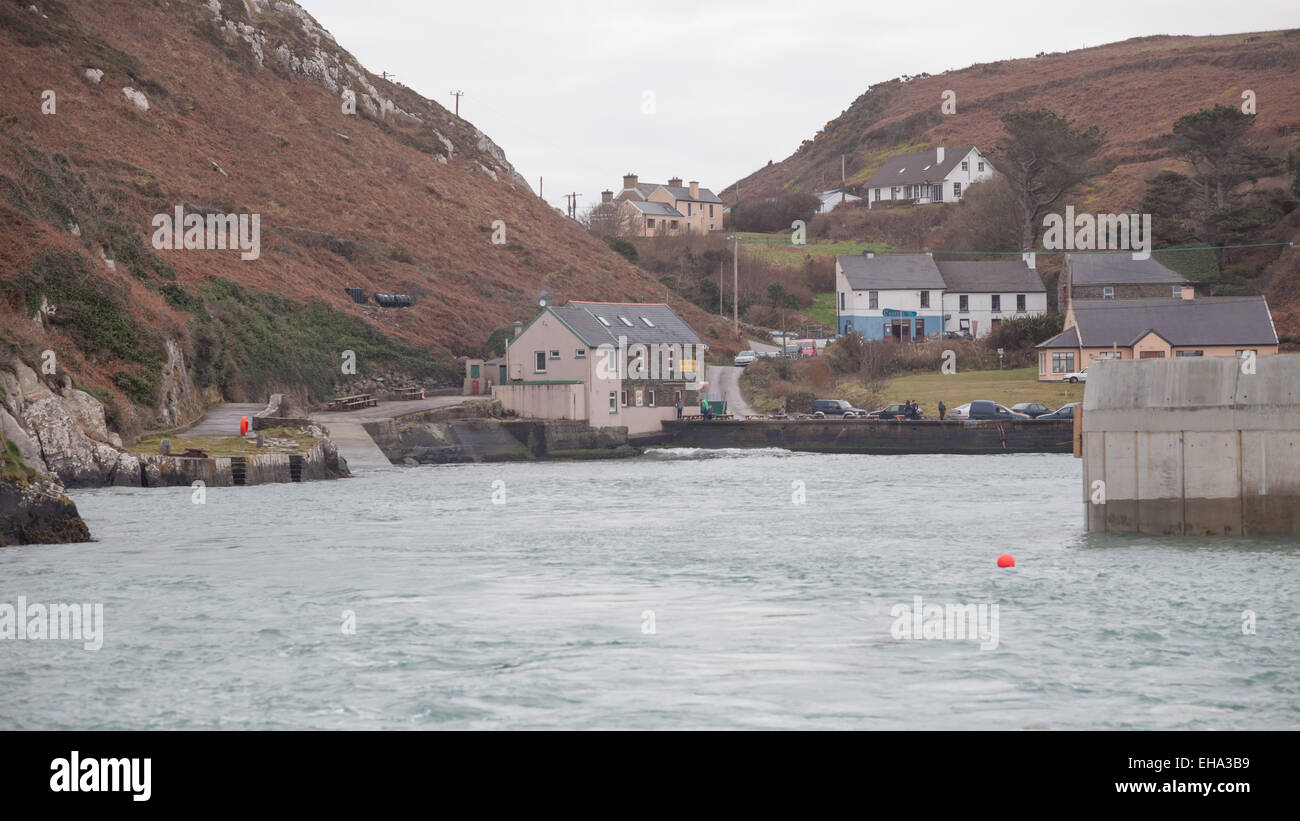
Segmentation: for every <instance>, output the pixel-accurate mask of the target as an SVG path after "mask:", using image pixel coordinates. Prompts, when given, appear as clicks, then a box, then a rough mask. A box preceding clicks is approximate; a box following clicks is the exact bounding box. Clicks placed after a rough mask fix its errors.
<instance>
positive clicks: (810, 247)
mask: <svg viewBox="0 0 1300 821" xmlns="http://www.w3.org/2000/svg"><path fill="white" fill-rule="evenodd" d="M740 236H741V240H742V241H741V251H740V252H741V254H743V255H744V256H746V257H749V258H751V259H757V260H761V261H763V262H767V263H770V264H774V265H787V266H790V267H797V266H800V265H803V264H804V257H805V256H808V255H810V254H811V255H815V256H828V257H836V256H840V255H842V254H860V253H862V252H863V251H878V252H881V253H884V252H886V251H890V250H892V247H891V246H889V245H885V244H883V243H879V244H878V243H862V242H849V241H843V240H840V241H837V240H815V239H810V240H809V241H808V243H807V244H806V245H792V244H791V243H790V234H788V233H781V234H744V233H742V234H741V235H740Z"/></svg>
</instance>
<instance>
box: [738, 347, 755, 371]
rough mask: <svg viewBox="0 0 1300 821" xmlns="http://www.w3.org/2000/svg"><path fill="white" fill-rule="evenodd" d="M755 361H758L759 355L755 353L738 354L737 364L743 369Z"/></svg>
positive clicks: (742, 352)
mask: <svg viewBox="0 0 1300 821" xmlns="http://www.w3.org/2000/svg"><path fill="white" fill-rule="evenodd" d="M755 359H758V354H756V353H754V352H753V351H741V352H740V353H738V354H736V364H737V365H739V366H740V367H742V368H743V367H745V366H746V365H748V364H749V363H750V362H753V361H754V360H755Z"/></svg>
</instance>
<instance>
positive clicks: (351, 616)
mask: <svg viewBox="0 0 1300 821" xmlns="http://www.w3.org/2000/svg"><path fill="white" fill-rule="evenodd" d="M1080 483H1081V478H1080V463H1079V462H1078V461H1077V460H1075V459H1073V458H1071V457H1070V456H1060V455H1042V454H1030V455H1015V456H863V455H818V454H794V453H788V452H784V451H775V450H756V451H734V450H733V451H695V450H683V449H678V450H666V451H659V452H653V453H651V454H649V455H647V456H644V457H641V458H637V459H628V460H612V461H595V462H547V463H509V464H476V465H451V466H441V467H419V468H392V469H384V470H380V471H376V472H372V473H367V474H365V475H364V476H361V477H358V478H355V479H351V480H344V481H335V482H313V483H306V484H293V485H266V486H261V487H254V488H243V487H240V488H211V489H208V490H207V492H206V500H205V503H204V504H195V503H194V499H193V491H191V490H190V489H189V488H172V489H151V490H142V489H122V488H117V489H111V488H110V489H102V490H92V491H82V492H77V493H76V494H75V495H74V499H75V501H76V502H77V504H78V506H79V508H80V509H81V512H82V515H83V517H84V518H85V519H86V521H87V523H88V524H89V525H90V528H91V531H92V533H94V535H95V536H96V537H97V538H98V540H99V541H98V542H96V543H93V544H81V545H63V546H42V547H24V548H9V549H5V550H0V603H5V602H7V603H9V604H15V603H16V601H17V599H18V597H19V596H23V597H25V599H26V600H27V601H28V602H45V603H60V602H67V603H72V602H85V603H102V604H103V613H104V633H103V646H102V647H101V648H100V649H98V650H89V649H86V648H85V647H84V646H83V643H82V642H80V641H73V640H32V639H28V640H17V639H15V640H3V641H0V692H3V693H4V694H5V697H4V699H3V702H2V703H0V728H3V729H23V728H25V729H109V728H121V729H149V728H181V729H186V728H214V729H216V728H220V729H244V728H247V729H261V728H267V729H291V728H294V729H296V728H341V729H351V728H356V729H361V728H380V729H423V728H454V729H476V728H494V729H505V728H510V729H526V728H567V729H583V728H653V729H659V728H864V729H896V728H920V729H942V728H972V729H1043V728H1071V729H1077V728H1124V729H1136V728H1146V729H1202V728H1203V729H1266V728H1289V729H1295V728H1297V727H1300V683H1298V679H1297V676H1296V671H1297V670H1298V669H1300V633H1297V631H1296V629H1295V618H1296V614H1297V613H1300V584H1297V581H1300V546H1297V545H1296V544H1293V543H1291V542H1290V541H1288V540H1271V541H1269V540H1233V539H1221V538H1220V539H1209V538H1207V539H1191V538H1187V539H1168V538H1154V537H1141V536H1116V535H1107V534H1088V533H1086V532H1085V528H1084V516H1083V510H1082V503H1081V501H1080V498H1081V490H1080ZM1003 552H1009V553H1011V554H1013V555H1014V556H1015V559H1016V567H1014V568H1006V569H1003V568H999V567H998V566H997V564H996V559H997V556H998V555H999V554H1001V553H1003ZM918 596H919V597H921V598H922V601H923V602H924V603H925V604H938V605H940V606H947V605H969V604H974V605H981V604H983V605H988V606H991V605H997V606H998V610H997V613H998V619H997V635H996V646H995V647H988V646H987V645H988V644H990V642H984V643H983V645H984V646H982V643H981V642H980V641H979V640H978V639H971V638H950V639H913V640H909V639H907V638H901V639H900V638H897V637H896V634H897V633H898V622H899V619H898V618H897V617H896V614H897V613H898V612H900V611H899V608H901V607H908V608H910V607H911V606H912V605H913V604H914V603H915V600H916V597H918ZM904 620H906V619H904ZM1243 626H1244V627H1245V629H1243ZM1252 631H1253V632H1252Z"/></svg>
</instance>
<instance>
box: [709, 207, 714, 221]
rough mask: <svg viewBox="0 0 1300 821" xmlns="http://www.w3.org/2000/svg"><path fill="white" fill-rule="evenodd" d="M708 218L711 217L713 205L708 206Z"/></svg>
mask: <svg viewBox="0 0 1300 821" xmlns="http://www.w3.org/2000/svg"><path fill="white" fill-rule="evenodd" d="M709 219H713V206H712V205H710V206H709Z"/></svg>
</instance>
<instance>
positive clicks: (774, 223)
mask: <svg viewBox="0 0 1300 821" xmlns="http://www.w3.org/2000/svg"><path fill="white" fill-rule="evenodd" d="M820 207H821V200H820V199H818V198H817V197H815V196H813V195H812V194H782V195H781V196H779V197H771V198H769V199H764V200H756V201H755V200H751V201H749V202H739V203H736V205H734V206H733V207H732V209H731V224H732V226H733V227H734V228H735V230H737V231H757V232H760V233H764V234H770V233H773V232H775V231H789V230H790V226H791V223H793V222H794V221H795V220H803V221H804V222H809V221H811V220H812V218H813V216H814V215H816V213H817V209H818V208H820Z"/></svg>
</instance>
